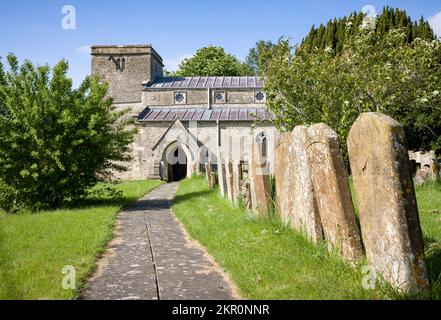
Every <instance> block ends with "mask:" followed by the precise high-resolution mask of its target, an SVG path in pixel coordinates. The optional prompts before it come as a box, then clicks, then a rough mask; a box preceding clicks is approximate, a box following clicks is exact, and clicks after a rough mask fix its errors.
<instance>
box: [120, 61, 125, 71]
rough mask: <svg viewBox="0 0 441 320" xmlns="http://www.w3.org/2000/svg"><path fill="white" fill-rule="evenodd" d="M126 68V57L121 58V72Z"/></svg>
mask: <svg viewBox="0 0 441 320" xmlns="http://www.w3.org/2000/svg"><path fill="white" fill-rule="evenodd" d="M124 70H126V58H122V60H121V72H123V71H124Z"/></svg>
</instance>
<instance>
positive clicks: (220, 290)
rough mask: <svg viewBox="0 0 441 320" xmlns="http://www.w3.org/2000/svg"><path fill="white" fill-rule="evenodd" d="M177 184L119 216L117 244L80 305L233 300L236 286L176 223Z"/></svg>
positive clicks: (99, 269)
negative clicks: (105, 301) (173, 201)
mask: <svg viewBox="0 0 441 320" xmlns="http://www.w3.org/2000/svg"><path fill="white" fill-rule="evenodd" d="M177 189H178V183H170V184H165V185H162V186H160V187H159V188H157V189H155V190H153V191H152V192H151V193H150V194H148V195H147V196H146V197H144V198H143V199H140V200H139V201H138V202H137V203H136V204H135V205H134V206H133V207H131V208H129V209H126V210H124V211H122V212H121V213H120V214H119V218H118V225H117V230H116V238H115V240H114V241H112V243H111V244H110V245H109V249H108V250H107V252H106V254H105V255H104V256H103V258H102V259H101V260H100V261H99V263H98V268H97V272H96V273H95V275H93V276H92V278H91V279H90V281H89V284H88V286H87V288H86V290H85V291H84V294H83V296H82V299H86V300H87V299H91V300H128V299H133V300H158V299H160V300H197V299H206V300H221V299H225V300H230V299H238V298H239V297H238V295H237V293H236V291H235V288H234V286H233V285H232V283H231V282H230V281H229V279H228V277H227V276H226V275H225V274H224V273H223V271H222V270H221V269H220V268H219V267H218V266H217V264H216V263H215V262H214V261H213V259H212V258H211V257H210V256H209V255H208V254H207V253H206V251H205V250H204V249H203V248H202V247H201V246H200V245H199V243H197V242H196V241H193V240H190V239H189V237H188V235H187V234H186V232H185V230H184V229H183V228H182V226H181V225H180V223H179V222H178V221H177V220H176V218H175V217H174V215H173V213H172V211H171V204H172V200H173V198H174V195H175V194H176V191H177Z"/></svg>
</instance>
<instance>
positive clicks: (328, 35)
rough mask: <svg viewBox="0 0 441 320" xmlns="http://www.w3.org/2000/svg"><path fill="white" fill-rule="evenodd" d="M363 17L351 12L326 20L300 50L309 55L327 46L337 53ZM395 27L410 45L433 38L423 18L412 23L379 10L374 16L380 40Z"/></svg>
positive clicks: (399, 14) (399, 12)
mask: <svg viewBox="0 0 441 320" xmlns="http://www.w3.org/2000/svg"><path fill="white" fill-rule="evenodd" d="M364 17H365V15H364V14H363V13H361V12H360V13H357V12H353V13H352V14H351V15H349V17H343V18H340V19H333V20H329V21H328V23H327V24H326V26H325V25H323V24H321V25H320V26H319V28H317V29H316V28H315V27H314V26H313V27H312V28H311V30H310V31H309V34H308V35H307V36H306V37H305V38H304V39H303V41H302V47H304V48H303V49H304V50H307V51H309V52H312V51H314V50H315V48H318V49H322V50H324V49H326V48H328V47H330V48H331V49H332V50H333V51H334V53H335V54H340V53H341V52H342V50H343V47H344V43H345V42H346V41H347V40H348V39H350V38H351V37H352V36H354V35H355V34H357V33H358V32H359V31H360V27H361V26H362V25H363V19H364ZM397 28H399V29H401V30H403V32H405V34H406V37H405V38H404V39H402V41H403V42H407V43H412V41H414V40H415V39H417V38H421V39H424V40H428V41H431V40H434V39H435V35H434V33H433V30H432V29H431V28H430V25H429V23H428V22H427V21H425V20H424V18H423V17H421V19H420V20H419V21H412V19H411V18H410V17H409V16H408V15H407V13H406V11H404V10H400V9H393V8H390V7H385V8H383V11H382V12H381V14H379V15H378V16H377V21H376V28H375V32H376V33H377V34H378V35H379V36H380V37H384V36H385V35H386V34H387V33H388V32H389V30H394V29H397Z"/></svg>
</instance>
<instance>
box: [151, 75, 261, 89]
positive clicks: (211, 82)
mask: <svg viewBox="0 0 441 320" xmlns="http://www.w3.org/2000/svg"><path fill="white" fill-rule="evenodd" d="M263 85H264V81H263V79H262V78H260V77H161V78H159V79H157V80H156V81H155V82H153V83H151V84H148V85H147V88H171V89H178V88H181V89H182V88H256V89H260V88H263Z"/></svg>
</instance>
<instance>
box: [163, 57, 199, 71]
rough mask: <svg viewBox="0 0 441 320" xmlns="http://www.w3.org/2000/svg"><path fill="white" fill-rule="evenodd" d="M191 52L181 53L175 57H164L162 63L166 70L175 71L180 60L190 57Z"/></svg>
mask: <svg viewBox="0 0 441 320" xmlns="http://www.w3.org/2000/svg"><path fill="white" fill-rule="evenodd" d="M192 56H193V55H192V54H183V55H180V56H178V57H175V58H165V59H164V65H165V69H167V70H168V71H176V70H178V68H179V65H180V64H181V62H182V60H184V59H187V58H190V57H192Z"/></svg>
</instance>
